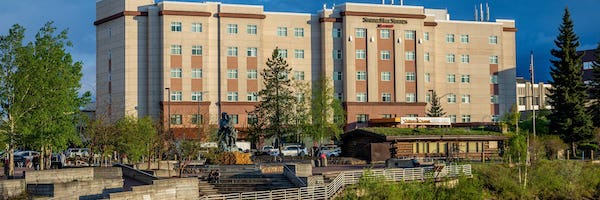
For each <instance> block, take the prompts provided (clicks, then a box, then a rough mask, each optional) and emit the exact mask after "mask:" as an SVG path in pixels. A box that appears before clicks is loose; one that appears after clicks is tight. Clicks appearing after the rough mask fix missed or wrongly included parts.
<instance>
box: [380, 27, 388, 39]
mask: <svg viewBox="0 0 600 200" xmlns="http://www.w3.org/2000/svg"><path fill="white" fill-rule="evenodd" d="M379 38H381V39H390V30H389V29H381V30H380V32H379Z"/></svg>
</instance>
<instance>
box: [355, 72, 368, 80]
mask: <svg viewBox="0 0 600 200" xmlns="http://www.w3.org/2000/svg"><path fill="white" fill-rule="evenodd" d="M356 80H357V81H364V80H367V72H365V71H358V72H356Z"/></svg>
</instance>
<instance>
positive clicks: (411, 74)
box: [406, 72, 415, 82]
mask: <svg viewBox="0 0 600 200" xmlns="http://www.w3.org/2000/svg"><path fill="white" fill-rule="evenodd" d="M406 81H408V82H415V73H414V72H406Z"/></svg>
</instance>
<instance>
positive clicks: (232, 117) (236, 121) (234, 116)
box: [229, 114, 240, 124]
mask: <svg viewBox="0 0 600 200" xmlns="http://www.w3.org/2000/svg"><path fill="white" fill-rule="evenodd" d="M229 121H230V122H231V124H239V123H240V121H239V117H238V115H237V114H230V115H229Z"/></svg>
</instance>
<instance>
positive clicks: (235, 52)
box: [227, 47, 238, 57]
mask: <svg viewBox="0 0 600 200" xmlns="http://www.w3.org/2000/svg"><path fill="white" fill-rule="evenodd" d="M227 56H234V57H235V56H238V48H237V47H227Z"/></svg>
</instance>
